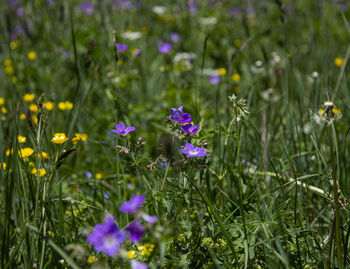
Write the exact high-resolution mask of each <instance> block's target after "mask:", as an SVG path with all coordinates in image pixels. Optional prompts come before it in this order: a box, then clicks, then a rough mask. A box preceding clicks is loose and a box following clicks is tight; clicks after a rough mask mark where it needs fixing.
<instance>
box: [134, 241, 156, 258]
mask: <svg viewBox="0 0 350 269" xmlns="http://www.w3.org/2000/svg"><path fill="white" fill-rule="evenodd" d="M153 249H154V244H150V243H146V244H144V245H143V246H139V247H137V250H138V251H140V252H141V255H142V256H149V255H150V254H151V253H152V251H153Z"/></svg>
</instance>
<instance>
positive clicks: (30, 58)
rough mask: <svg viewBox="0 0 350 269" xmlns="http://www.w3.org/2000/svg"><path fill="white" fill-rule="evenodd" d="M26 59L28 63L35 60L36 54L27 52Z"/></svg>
mask: <svg viewBox="0 0 350 269" xmlns="http://www.w3.org/2000/svg"><path fill="white" fill-rule="evenodd" d="M27 57H28V60H29V61H34V60H35V59H36V53H35V52H34V51H30V52H28V55H27Z"/></svg>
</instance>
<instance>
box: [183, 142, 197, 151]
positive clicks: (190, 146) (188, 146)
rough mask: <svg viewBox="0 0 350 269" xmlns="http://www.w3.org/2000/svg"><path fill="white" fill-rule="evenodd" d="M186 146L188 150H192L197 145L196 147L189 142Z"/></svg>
mask: <svg viewBox="0 0 350 269" xmlns="http://www.w3.org/2000/svg"><path fill="white" fill-rule="evenodd" d="M185 148H186V149H187V150H188V151H192V150H194V148H195V147H194V146H193V145H192V144H190V143H187V144H186V145H185Z"/></svg>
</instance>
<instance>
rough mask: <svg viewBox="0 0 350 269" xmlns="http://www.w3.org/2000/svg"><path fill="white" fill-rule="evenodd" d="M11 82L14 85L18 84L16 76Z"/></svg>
mask: <svg viewBox="0 0 350 269" xmlns="http://www.w3.org/2000/svg"><path fill="white" fill-rule="evenodd" d="M11 80H12V83H13V84H16V83H17V82H18V78H17V77H16V76H13V77H12V78H11Z"/></svg>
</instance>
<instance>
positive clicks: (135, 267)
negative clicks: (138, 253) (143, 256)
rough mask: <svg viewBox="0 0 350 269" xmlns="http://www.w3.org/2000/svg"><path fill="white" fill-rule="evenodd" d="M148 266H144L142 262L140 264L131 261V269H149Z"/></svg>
mask: <svg viewBox="0 0 350 269" xmlns="http://www.w3.org/2000/svg"><path fill="white" fill-rule="evenodd" d="M147 268H148V266H147V264H144V263H142V262H138V261H136V260H132V261H131V269H147Z"/></svg>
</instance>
